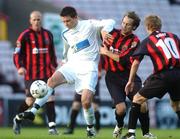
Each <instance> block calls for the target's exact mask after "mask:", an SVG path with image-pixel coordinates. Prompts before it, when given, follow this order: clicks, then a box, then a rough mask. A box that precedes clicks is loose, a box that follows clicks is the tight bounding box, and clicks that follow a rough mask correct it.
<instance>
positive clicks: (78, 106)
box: [72, 101, 81, 110]
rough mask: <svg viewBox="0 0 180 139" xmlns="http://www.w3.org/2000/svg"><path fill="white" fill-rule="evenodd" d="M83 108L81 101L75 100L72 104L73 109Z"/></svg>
mask: <svg viewBox="0 0 180 139" xmlns="http://www.w3.org/2000/svg"><path fill="white" fill-rule="evenodd" d="M80 108H81V102H78V101H74V102H73V104H72V109H73V110H79V109H80Z"/></svg>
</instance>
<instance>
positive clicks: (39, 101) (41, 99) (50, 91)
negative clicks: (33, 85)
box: [30, 87, 54, 115]
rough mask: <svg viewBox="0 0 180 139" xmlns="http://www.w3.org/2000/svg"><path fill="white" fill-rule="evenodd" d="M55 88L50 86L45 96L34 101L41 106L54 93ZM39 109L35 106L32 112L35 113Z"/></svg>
mask: <svg viewBox="0 0 180 139" xmlns="http://www.w3.org/2000/svg"><path fill="white" fill-rule="evenodd" d="M53 91H54V89H53V88H51V87H48V93H47V95H45V96H44V97H43V98H37V99H36V101H35V102H34V103H35V104H37V105H39V106H40V107H42V106H43V105H44V104H45V103H46V102H47V100H48V98H49V96H51V95H52V93H53ZM37 110H38V109H36V108H35V107H32V108H31V110H30V111H31V112H32V113H33V114H34V115H35V114H36V112H37Z"/></svg>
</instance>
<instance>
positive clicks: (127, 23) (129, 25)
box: [121, 16, 134, 35]
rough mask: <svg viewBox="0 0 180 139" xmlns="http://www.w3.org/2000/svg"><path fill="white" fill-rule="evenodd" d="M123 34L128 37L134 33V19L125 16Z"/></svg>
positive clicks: (122, 24)
mask: <svg viewBox="0 0 180 139" xmlns="http://www.w3.org/2000/svg"><path fill="white" fill-rule="evenodd" d="M121 26H122V27H121V32H122V34H124V35H126V34H129V33H131V32H132V31H133V28H134V26H133V19H132V18H129V17H128V16H125V17H124V18H123V20H122V23H121Z"/></svg>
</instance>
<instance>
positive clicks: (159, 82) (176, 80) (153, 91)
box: [139, 68, 180, 101]
mask: <svg viewBox="0 0 180 139" xmlns="http://www.w3.org/2000/svg"><path fill="white" fill-rule="evenodd" d="M166 93H169V95H170V98H171V100H173V101H179V100H180V69H175V68H174V69H168V70H164V71H161V72H158V73H156V74H152V75H150V76H149V77H148V78H147V79H146V81H145V83H144V87H143V88H142V89H140V90H139V94H140V95H142V96H144V97H145V98H148V99H151V98H153V97H157V98H162V97H163V96H164V95H165V94H166Z"/></svg>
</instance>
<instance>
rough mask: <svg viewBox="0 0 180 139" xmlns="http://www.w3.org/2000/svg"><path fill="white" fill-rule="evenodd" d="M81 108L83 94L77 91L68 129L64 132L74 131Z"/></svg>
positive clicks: (70, 132) (71, 132)
mask: <svg viewBox="0 0 180 139" xmlns="http://www.w3.org/2000/svg"><path fill="white" fill-rule="evenodd" d="M80 109H81V95H80V94H77V93H76V94H75V96H74V100H73V103H72V107H71V113H70V121H69V123H68V125H67V129H66V130H65V132H64V134H73V133H74V128H75V125H76V118H77V116H78V113H79V111H80Z"/></svg>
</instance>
